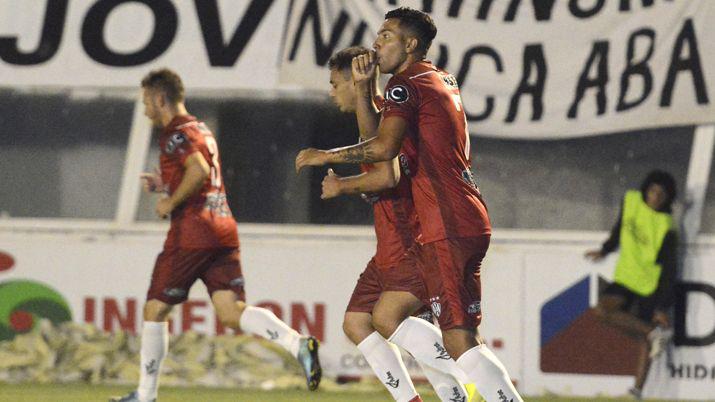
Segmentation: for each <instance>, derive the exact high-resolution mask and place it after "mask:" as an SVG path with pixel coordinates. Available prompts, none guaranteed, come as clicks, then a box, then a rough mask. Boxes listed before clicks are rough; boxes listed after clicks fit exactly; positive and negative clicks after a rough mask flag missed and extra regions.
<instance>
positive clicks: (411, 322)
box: [389, 317, 468, 385]
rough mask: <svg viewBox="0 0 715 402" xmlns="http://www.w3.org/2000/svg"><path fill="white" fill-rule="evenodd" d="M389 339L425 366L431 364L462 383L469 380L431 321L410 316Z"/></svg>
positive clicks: (430, 365)
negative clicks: (445, 346)
mask: <svg viewBox="0 0 715 402" xmlns="http://www.w3.org/2000/svg"><path fill="white" fill-rule="evenodd" d="M389 341H390V342H393V343H394V344H395V345H397V346H399V347H401V348H402V349H405V350H406V351H407V352H409V353H410V354H411V355H412V357H414V358H415V360H417V362H418V363H420V365H422V366H423V367H424V366H429V367H432V368H434V369H436V370H438V371H441V372H443V373H446V374H449V375H451V376H452V377H454V378H456V379H457V380H459V381H460V382H462V383H466V382H468V379H467V376H466V375H465V374H464V372H463V371H462V370H461V369H460V368H459V366H457V363H456V362H455V361H454V359H452V357H451V356H450V355H449V353H447V349H445V348H444V342H443V341H442V333H441V332H440V331H439V329H437V327H435V326H434V325H432V324H430V323H429V322H427V321H425V320H423V319H421V318H417V317H408V318H407V319H406V320H404V321H402V323H401V324H400V326H399V327H397V330H395V332H394V333H393V334H392V336H391V337H390V339H389ZM433 385H434V384H433Z"/></svg>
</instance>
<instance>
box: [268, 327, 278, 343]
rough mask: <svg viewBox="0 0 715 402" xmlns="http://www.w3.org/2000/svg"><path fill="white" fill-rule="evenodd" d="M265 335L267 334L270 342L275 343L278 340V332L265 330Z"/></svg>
mask: <svg viewBox="0 0 715 402" xmlns="http://www.w3.org/2000/svg"><path fill="white" fill-rule="evenodd" d="M266 333H267V334H268V337H269V338H270V339H271V340H272V341H275V340H276V339H278V331H271V330H270V329H267V330H266Z"/></svg>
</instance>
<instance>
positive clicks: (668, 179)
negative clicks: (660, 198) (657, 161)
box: [641, 170, 678, 213]
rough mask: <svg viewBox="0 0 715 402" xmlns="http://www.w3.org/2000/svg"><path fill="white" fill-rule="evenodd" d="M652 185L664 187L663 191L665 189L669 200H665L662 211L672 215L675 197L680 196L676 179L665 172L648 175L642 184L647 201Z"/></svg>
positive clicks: (660, 171)
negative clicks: (649, 188) (647, 194)
mask: <svg viewBox="0 0 715 402" xmlns="http://www.w3.org/2000/svg"><path fill="white" fill-rule="evenodd" d="M652 184H659V185H661V186H663V189H665V193H666V194H667V196H668V198H667V199H666V200H665V204H664V205H663V208H661V211H663V212H668V213H670V212H671V211H672V208H671V207H672V205H673V201H675V197H676V196H677V195H678V190H677V188H676V186H675V179H674V178H673V176H672V175H671V174H670V173H668V172H666V171H663V170H653V171H652V172H650V173H648V176H646V178H645V180H643V183H641V194H643V199H645V196H646V192H647V191H648V187H650V186H651V185H652Z"/></svg>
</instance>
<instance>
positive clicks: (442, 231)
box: [296, 7, 522, 402]
mask: <svg viewBox="0 0 715 402" xmlns="http://www.w3.org/2000/svg"><path fill="white" fill-rule="evenodd" d="M436 34H437V28H436V27H435V25H434V22H433V21H432V18H431V17H430V16H429V15H428V14H426V13H423V12H421V11H418V10H414V9H410V8H405V7H402V8H398V9H396V10H392V11H390V12H388V13H387V14H386V15H385V21H384V23H383V24H382V26H381V27H380V30H379V31H378V33H377V39H376V40H375V43H374V44H373V47H374V49H375V52H376V54H375V57H376V59H375V60H374V61H375V62H376V63H377V65H378V67H379V68H380V71H381V72H383V73H388V74H392V78H391V79H390V81H389V82H388V84H387V89H386V91H385V105H384V108H383V112H382V117H381V120H380V123H379V126H378V128H377V135H376V136H375V137H374V138H372V139H370V140H367V141H365V142H362V143H360V144H357V145H353V146H349V147H344V148H340V149H334V150H329V151H322V150H316V149H306V150H303V151H301V152H300V153H299V154H298V156H297V157H296V170H298V171H300V169H301V168H303V167H304V166H320V165H324V164H327V163H345V162H349V163H375V162H381V161H388V160H391V159H392V158H394V157H396V156H397V155H398V154H399V152H400V148H401V147H402V144H403V141H411V142H412V144H413V145H414V147H415V148H416V164H415V167H414V170H415V172H414V175H413V177H412V178H411V183H412V185H411V187H412V197H413V200H414V205H415V210H416V211H417V215H418V218H419V222H420V226H421V235H420V238H419V241H418V242H417V243H416V244H414V245H413V246H412V247H411V249H410V251H409V252H408V259H411V260H413V261H414V263H415V264H417V266H419V268H420V270H421V273H422V279H423V281H424V285H425V287H426V290H427V296H426V298H425V299H423V300H419V299H418V298H417V297H415V296H414V295H409V296H405V295H404V293H405V292H402V293H400V294H399V295H398V294H397V292H385V293H383V294H382V295H381V297H380V300H379V301H378V303H377V304H376V306H375V308H374V309H373V325H374V326H375V328H376V329H377V330H378V331H379V332H380V333H381V334H382V335H383V336H385V337H386V338H388V339H391V340H396V339H402V338H405V333H404V330H405V325H404V324H403V323H404V322H405V321H404V320H405V319H406V318H407V317H409V315H410V314H412V313H413V312H414V311H415V310H417V309H418V308H419V306H420V305H421V304H422V303H428V304H429V305H430V307H431V308H432V311H433V313H434V315H435V316H436V317H437V319H438V320H439V324H440V327H441V329H442V336H443V339H444V344H445V347H446V349H447V352H449V354H450V355H451V356H452V357H454V358H455V359H457V365H458V366H459V367H460V368H462V370H463V371H464V372H465V373H466V375H467V377H468V378H469V380H470V381H471V382H474V383H475V384H476V386H477V389H478V390H479V392H480V393H481V394H482V396H483V397H484V398H485V399H486V400H487V401H488V402H492V401H512V400H513V401H522V399H521V396H520V395H519V394H518V393H517V391H516V389H515V388H514V386H513V384H512V383H511V381H510V379H509V375H508V374H507V371H506V369H505V368H504V366H503V364H502V363H501V362H500V361H499V360H498V359H497V357H496V356H495V355H494V354H493V353H492V352H491V351H490V350H489V349H488V348H487V346H486V345H485V344H484V343H483V341H482V340H481V338H480V337H479V334H478V325H479V323H480V321H481V319H482V310H481V283H480V267H481V262H482V259H483V258H484V256H485V254H486V252H487V249H488V247H489V240H490V236H491V225H490V222H489V217H488V215H487V208H486V206H485V204H484V202H483V200H482V197H481V194H480V192H479V190H478V187H477V185H476V183H475V181H474V177H473V175H472V172H471V167H470V165H471V161H470V144H469V131H468V129H467V121H466V115H465V113H464V108H463V106H462V103H461V98H460V94H459V88H458V87H457V81H456V79H455V78H454V77H453V76H452V75H450V74H448V73H447V72H445V71H443V70H441V69H438V68H437V67H435V66H433V65H432V63H430V62H429V61H427V60H425V57H426V54H427V51H428V49H429V47H430V45H431V42H432V40H433V39H434V37H435V36H436ZM369 59H373V57H372V53H371V57H369ZM369 61H370V62H373V60H369ZM367 112H368V111H367V110H365V109H362V108H358V109H357V114H358V119H362V118H363V117H364V113H367Z"/></svg>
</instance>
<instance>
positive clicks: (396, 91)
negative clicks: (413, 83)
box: [385, 85, 410, 103]
mask: <svg viewBox="0 0 715 402" xmlns="http://www.w3.org/2000/svg"><path fill="white" fill-rule="evenodd" d="M385 97H386V98H387V100H389V101H392V102H395V103H405V102H407V100H408V99H410V92H409V91H408V90H407V87H405V86H404V85H395V86H394V87H391V88H388V89H387V92H386V94H385Z"/></svg>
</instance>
